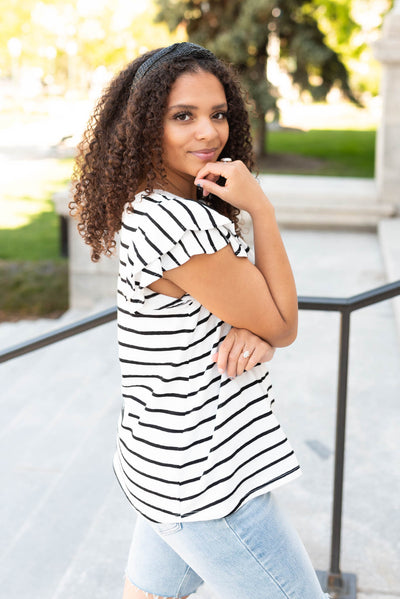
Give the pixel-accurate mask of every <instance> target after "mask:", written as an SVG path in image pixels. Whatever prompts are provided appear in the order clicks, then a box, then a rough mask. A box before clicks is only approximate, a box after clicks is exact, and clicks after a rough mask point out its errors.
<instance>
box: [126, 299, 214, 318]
mask: <svg viewBox="0 0 400 599" xmlns="http://www.w3.org/2000/svg"><path fill="white" fill-rule="evenodd" d="M182 297H184V296H182ZM176 299H182V298H176ZM201 308H202V306H201V305H200V306H199V307H198V308H196V309H195V310H193V312H188V313H187V314H185V313H180V314H140V313H139V312H138V313H132V312H129V311H128V310H124V308H121V307H119V306H118V310H119V311H120V312H123V313H124V314H128V316H134V317H135V318H182V317H185V318H186V317H187V318H189V317H191V316H194V315H195V314H198V313H199V312H200V310H201Z"/></svg>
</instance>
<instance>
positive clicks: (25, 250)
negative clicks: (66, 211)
mask: <svg viewBox="0 0 400 599" xmlns="http://www.w3.org/2000/svg"><path fill="white" fill-rule="evenodd" d="M59 256H60V232H59V217H58V215H57V214H56V213H55V212H54V209H53V210H52V211H51V212H50V211H46V212H40V213H37V214H33V215H30V216H29V218H28V223H27V224H26V225H24V226H22V227H18V228H12V229H11V228H10V229H3V228H2V229H0V260H46V259H49V260H51V259H56V258H59Z"/></svg>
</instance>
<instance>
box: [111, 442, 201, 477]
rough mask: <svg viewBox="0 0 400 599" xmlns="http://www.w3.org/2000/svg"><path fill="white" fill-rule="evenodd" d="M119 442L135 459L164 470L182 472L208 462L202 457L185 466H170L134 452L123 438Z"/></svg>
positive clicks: (186, 463)
mask: <svg viewBox="0 0 400 599" xmlns="http://www.w3.org/2000/svg"><path fill="white" fill-rule="evenodd" d="M119 442H120V443H122V445H123V446H124V447H125V449H126V450H127V451H129V453H131V454H132V455H134V456H135V457H137V458H139V459H141V460H144V461H145V462H149V463H150V464H155V465H156V466H162V467H163V468H178V469H180V470H181V469H183V468H188V467H189V466H194V465H195V464H200V463H201V462H205V461H206V460H207V456H206V457H202V458H197V459H196V460H191V461H190V462H185V463H184V464H169V463H168V462H158V461H157V460H152V459H151V458H147V457H145V456H144V455H143V454H142V453H137V452H136V451H133V449H130V448H129V447H128V446H127V444H126V443H125V441H124V440H123V439H121V437H120V438H119ZM121 455H122V454H121Z"/></svg>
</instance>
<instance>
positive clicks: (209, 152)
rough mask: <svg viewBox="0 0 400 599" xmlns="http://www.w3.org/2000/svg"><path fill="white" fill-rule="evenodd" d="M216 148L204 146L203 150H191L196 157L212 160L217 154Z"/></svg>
mask: <svg viewBox="0 0 400 599" xmlns="http://www.w3.org/2000/svg"><path fill="white" fill-rule="evenodd" d="M215 152H216V148H202V149H201V150H196V151H194V152H190V154H192V155H193V156H196V158H199V159H200V160H205V161H209V160H212V159H213V158H214V156H215Z"/></svg>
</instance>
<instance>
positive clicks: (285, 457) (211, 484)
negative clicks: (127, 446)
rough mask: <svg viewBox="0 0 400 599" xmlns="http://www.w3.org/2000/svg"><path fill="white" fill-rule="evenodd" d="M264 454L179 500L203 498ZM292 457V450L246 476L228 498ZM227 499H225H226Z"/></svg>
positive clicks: (250, 459)
mask: <svg viewBox="0 0 400 599" xmlns="http://www.w3.org/2000/svg"><path fill="white" fill-rule="evenodd" d="M262 453H264V451H261V452H259V453H258V454H257V455H255V456H252V457H251V458H249V459H248V460H247V461H246V462H245V463H244V464H240V465H239V466H238V467H237V468H236V469H235V470H234V471H233V472H232V473H230V474H228V476H225V477H224V478H220V479H218V480H216V481H214V482H212V483H210V484H209V485H207V487H205V488H204V489H203V490H202V491H200V492H199V493H195V494H194V495H189V496H187V497H180V498H179V500H180V501H190V500H192V499H196V498H197V497H201V495H204V493H206V492H207V491H208V490H209V489H212V488H213V487H216V486H218V485H220V484H221V483H224V482H226V481H227V480H229V479H230V478H232V477H233V476H234V475H235V474H236V473H237V472H238V471H239V470H240V469H241V468H242V467H243V466H245V465H247V464H248V463H249V462H251V461H252V460H253V459H255V458H257V457H259V456H260V455H261V454H262ZM292 455H294V451H293V450H291V451H290V452H289V453H287V454H285V455H284V456H282V457H280V458H278V459H276V460H274V461H273V462H270V463H269V464H267V465H266V466H263V467H262V468H259V469H258V470H256V471H255V472H251V474H249V475H248V476H245V477H244V478H243V479H242V480H241V481H240V482H239V483H238V484H237V485H236V487H235V489H234V491H233V493H230V494H229V495H228V496H227V497H230V496H231V495H233V494H234V493H235V492H236V491H237V489H238V488H239V487H240V486H241V485H242V484H243V483H244V482H245V481H247V480H249V479H250V478H252V477H253V476H256V475H257V474H259V473H260V472H263V471H264V470H267V469H268V468H271V467H272V466H276V464H279V463H280V462H283V461H284V460H286V459H287V458H290V457H291V456H292ZM149 493H152V491H150V490H149ZM227 497H226V498H227ZM226 498H225V499H226Z"/></svg>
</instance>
